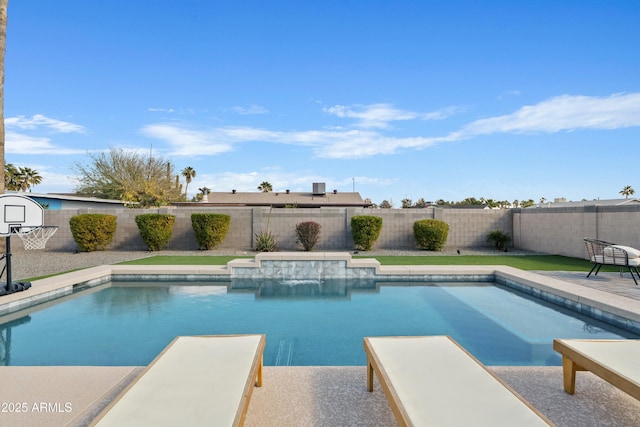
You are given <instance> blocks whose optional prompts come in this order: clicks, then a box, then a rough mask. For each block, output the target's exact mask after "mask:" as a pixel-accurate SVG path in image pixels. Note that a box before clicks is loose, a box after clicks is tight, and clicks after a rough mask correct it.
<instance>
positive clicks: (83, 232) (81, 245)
mask: <svg viewBox="0 0 640 427" xmlns="http://www.w3.org/2000/svg"><path fill="white" fill-rule="evenodd" d="M117 219H118V217H116V216H115V215H107V214H81V215H76V216H72V217H71V219H70V220H69V227H70V228H71V235H72V236H73V240H74V241H75V242H76V244H77V245H78V251H80V252H93V251H103V250H105V249H106V248H107V246H109V244H110V243H111V241H112V240H113V236H114V234H116V221H117Z"/></svg>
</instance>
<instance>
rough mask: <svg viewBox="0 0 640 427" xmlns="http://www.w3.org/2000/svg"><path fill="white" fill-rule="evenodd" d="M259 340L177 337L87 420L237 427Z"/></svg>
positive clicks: (258, 371) (255, 373)
mask: <svg viewBox="0 0 640 427" xmlns="http://www.w3.org/2000/svg"><path fill="white" fill-rule="evenodd" d="M264 345H265V336H264V335H209V336H184V337H177V338H175V339H174V340H173V341H172V342H171V343H170V344H169V345H168V346H167V347H166V348H165V349H164V350H163V351H162V353H160V355H158V356H157V357H156V358H155V359H154V360H153V362H152V363H151V364H150V365H149V366H148V367H147V368H146V369H145V370H144V371H143V372H142V373H141V374H140V375H139V376H138V377H137V378H136V379H135V380H134V381H133V382H132V383H131V384H130V385H129V386H128V387H127V388H126V389H125V390H123V391H122V392H121V393H120V395H119V396H118V397H117V398H116V399H115V400H114V401H113V402H112V403H111V404H110V405H109V406H108V407H107V408H106V409H105V410H104V411H103V412H102V414H101V415H100V416H99V417H98V418H96V420H94V422H93V424H92V425H96V426H100V427H104V426H114V427H115V426H117V427H125V426H135V427H141V426H153V427H160V426H173V427H175V426H185V427H186V426H189V427H192V426H204V425H207V426H241V425H242V424H243V423H244V418H245V415H246V413H247V409H248V407H249V400H250V398H251V393H252V391H253V387H254V385H257V386H258V387H260V386H261V385H262V353H263V350H264Z"/></svg>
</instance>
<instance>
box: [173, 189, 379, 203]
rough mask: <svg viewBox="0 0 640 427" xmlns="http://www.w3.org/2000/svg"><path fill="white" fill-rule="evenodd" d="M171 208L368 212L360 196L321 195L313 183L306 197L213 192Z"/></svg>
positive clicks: (290, 192) (334, 192) (333, 192)
mask: <svg viewBox="0 0 640 427" xmlns="http://www.w3.org/2000/svg"><path fill="white" fill-rule="evenodd" d="M174 205H175V206H265V207H274V208H285V207H293V208H323V207H357V208H369V207H371V203H368V202H365V201H364V200H363V199H362V197H361V196H360V193H357V192H356V193H340V192H338V191H337V190H333V191H331V192H329V193H327V192H326V191H325V184H324V183H314V184H313V190H312V191H311V192H309V193H296V192H292V191H289V190H285V191H270V192H268V193H264V192H246V193H245V192H238V191H236V190H231V191H229V192H226V193H221V192H214V193H209V194H207V195H206V196H205V197H204V199H203V200H202V201H201V202H184V203H174Z"/></svg>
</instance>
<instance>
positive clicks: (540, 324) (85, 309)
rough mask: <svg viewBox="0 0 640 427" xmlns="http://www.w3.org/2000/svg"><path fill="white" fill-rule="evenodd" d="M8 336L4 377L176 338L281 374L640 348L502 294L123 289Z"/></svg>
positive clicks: (115, 286) (62, 307) (551, 361)
mask: <svg viewBox="0 0 640 427" xmlns="http://www.w3.org/2000/svg"><path fill="white" fill-rule="evenodd" d="M22 314H23V313H20V315H12V316H11V320H9V321H8V322H5V323H3V324H0V335H1V337H0V338H1V341H2V342H1V344H2V345H1V348H0V351H1V352H2V353H1V354H0V364H2V365H35V366H38V365H80V366H91V365H97V366H119V365H123V366H140V365H146V364H148V363H149V362H150V361H151V360H152V359H153V358H154V357H155V356H156V355H157V354H158V353H159V352H160V351H161V350H162V349H163V348H164V347H165V346H166V345H167V344H168V343H169V342H170V341H171V340H172V339H173V338H174V337H175V336H176V335H201V334H227V333H264V334H266V336H267V346H266V349H265V352H264V362H265V364H266V365H269V366H274V365H276V366H283V365H297V366H349V365H364V364H365V355H364V351H363V350H362V338H363V337H364V336H376V335H451V336H452V337H453V338H454V339H455V340H457V341H458V342H459V343H460V344H462V345H463V346H464V347H465V348H467V349H468V350H469V351H470V352H471V353H472V354H474V355H475V356H476V357H477V358H478V359H480V361H482V362H483V363H485V364H487V365H559V364H560V363H561V360H560V357H559V356H558V355H557V354H556V353H555V352H554V351H553V350H552V345H551V343H552V340H553V338H584V337H588V338H621V337H623V338H638V336H636V335H634V334H632V333H630V332H627V331H624V330H621V329H618V328H615V327H613V326H610V325H607V324H604V323H602V322H599V321H597V320H594V319H591V318H589V317H585V316H580V315H578V314H576V313H574V312H571V311H569V310H566V309H562V308H560V307H557V306H554V305H552V304H548V303H544V302H542V301H540V300H537V299H535V298H532V297H529V296H527V295H525V294H522V293H519V292H518V291H514V290H512V289H509V288H506V287H504V286H502V285H497V284H493V283H476V282H472V283H440V284H434V283H428V284H425V283H423V282H412V283H407V282H402V283H385V282H374V281H347V280H325V281H318V280H290V281H273V280H269V281H261V282H260V283H259V284H256V283H255V282H254V281H240V282H236V283H234V284H233V285H232V284H231V282H222V283H220V282H205V283H192V282H181V283H174V282H168V283H167V282H160V283H145V282H139V281H136V282H113V283H109V284H105V285H102V286H99V287H96V288H92V289H89V290H86V291H83V292H79V293H77V294H76V295H74V296H73V297H71V298H68V299H67V300H65V301H62V302H58V303H55V304H52V305H51V306H48V307H46V308H44V309H41V307H34V308H32V309H31V310H30V312H26V313H25V314H24V315H22Z"/></svg>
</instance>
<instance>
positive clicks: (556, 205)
mask: <svg viewBox="0 0 640 427" xmlns="http://www.w3.org/2000/svg"><path fill="white" fill-rule="evenodd" d="M637 203H640V199H602V200H600V199H597V200H582V201H579V202H555V201H554V202H548V203H543V204H538V205H534V206H530V207H529V208H528V209H531V208H572V207H581V206H595V205H598V206H621V205H628V204H637Z"/></svg>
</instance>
